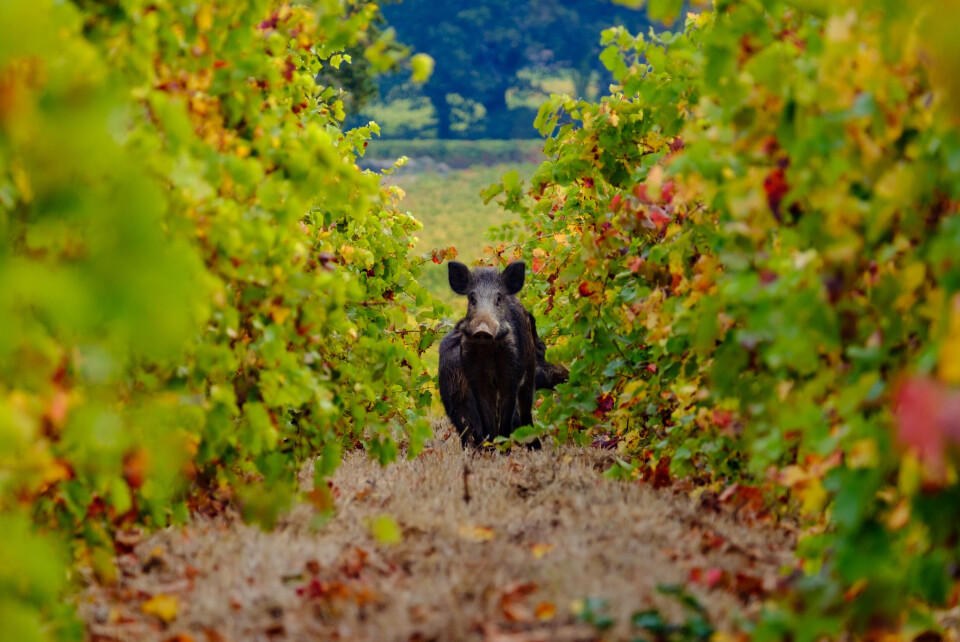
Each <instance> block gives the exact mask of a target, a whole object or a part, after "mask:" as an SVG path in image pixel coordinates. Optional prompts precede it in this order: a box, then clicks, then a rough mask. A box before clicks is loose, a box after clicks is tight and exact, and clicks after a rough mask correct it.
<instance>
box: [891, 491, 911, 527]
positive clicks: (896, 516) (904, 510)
mask: <svg viewBox="0 0 960 642" xmlns="http://www.w3.org/2000/svg"><path fill="white" fill-rule="evenodd" d="M909 521H910V502H908V501H907V500H906V498H904V499H901V500H900V502H899V503H898V504H897V505H896V506H895V507H894V509H893V511H891V512H890V516H889V517H888V518H887V528H889V529H890V530H892V531H897V530H900V529H901V528H903V527H904V526H906V525H907V522H909Z"/></svg>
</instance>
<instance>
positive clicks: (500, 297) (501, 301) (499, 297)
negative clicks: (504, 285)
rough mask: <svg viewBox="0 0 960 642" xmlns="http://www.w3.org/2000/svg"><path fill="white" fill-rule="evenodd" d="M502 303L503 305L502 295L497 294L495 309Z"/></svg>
mask: <svg viewBox="0 0 960 642" xmlns="http://www.w3.org/2000/svg"><path fill="white" fill-rule="evenodd" d="M502 303H503V295H502V294H498V295H497V307H500V305H501V304H502Z"/></svg>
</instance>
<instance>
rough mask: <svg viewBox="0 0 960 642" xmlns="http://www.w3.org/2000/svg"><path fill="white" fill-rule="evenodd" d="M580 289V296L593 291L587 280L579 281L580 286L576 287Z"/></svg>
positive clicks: (587, 294)
mask: <svg viewBox="0 0 960 642" xmlns="http://www.w3.org/2000/svg"><path fill="white" fill-rule="evenodd" d="M577 289H578V290H579V291H580V296H584V297H586V296H590V295H591V294H593V291H592V290H591V289H590V283H589V282H588V281H581V282H580V287H579V288H577Z"/></svg>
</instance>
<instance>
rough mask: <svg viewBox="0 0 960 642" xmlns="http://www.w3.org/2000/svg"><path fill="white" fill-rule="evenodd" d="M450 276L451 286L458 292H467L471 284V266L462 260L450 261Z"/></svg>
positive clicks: (448, 266) (448, 267)
mask: <svg viewBox="0 0 960 642" xmlns="http://www.w3.org/2000/svg"><path fill="white" fill-rule="evenodd" d="M447 269H448V270H449V277H450V288H451V289H452V290H453V291H454V292H456V293H457V294H466V293H467V286H468V285H469V284H470V268H468V267H467V266H466V265H464V264H463V263H461V262H460V261H450V263H449V264H448V265H447Z"/></svg>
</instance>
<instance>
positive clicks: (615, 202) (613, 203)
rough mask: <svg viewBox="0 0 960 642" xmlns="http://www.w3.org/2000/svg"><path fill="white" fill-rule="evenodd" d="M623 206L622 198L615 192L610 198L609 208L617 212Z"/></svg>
mask: <svg viewBox="0 0 960 642" xmlns="http://www.w3.org/2000/svg"><path fill="white" fill-rule="evenodd" d="M622 207H623V198H622V197H621V196H620V195H619V194H617V195H616V196H614V197H613V198H612V199H611V200H610V210H611V211H613V212H619V211H620V209H621V208H622Z"/></svg>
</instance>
